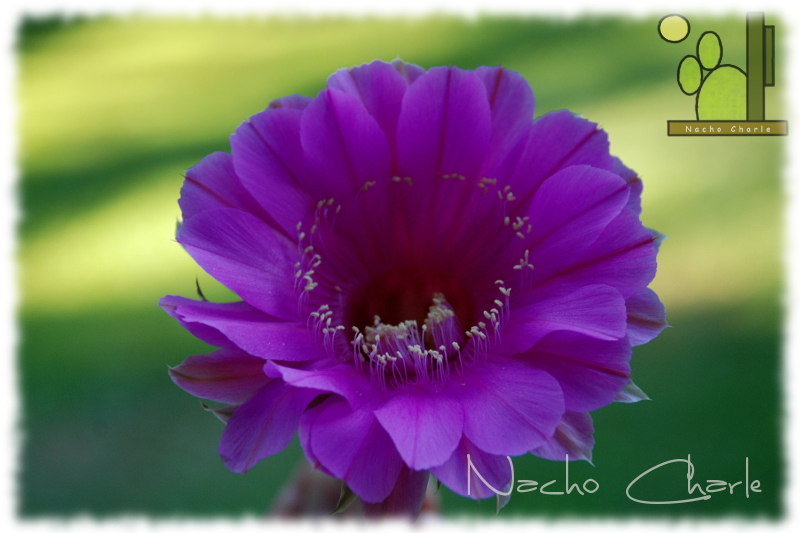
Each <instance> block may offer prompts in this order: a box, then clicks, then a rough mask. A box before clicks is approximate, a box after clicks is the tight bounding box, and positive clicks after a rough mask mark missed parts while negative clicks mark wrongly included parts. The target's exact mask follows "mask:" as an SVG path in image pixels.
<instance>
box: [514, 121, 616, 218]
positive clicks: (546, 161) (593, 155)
mask: <svg viewBox="0 0 800 533" xmlns="http://www.w3.org/2000/svg"><path fill="white" fill-rule="evenodd" d="M572 165H591V166H593V167H595V168H599V169H603V170H613V169H614V159H613V157H611V155H609V153H608V136H607V135H606V132H605V131H603V130H601V129H600V128H598V127H597V124H595V123H593V122H589V121H588V120H586V119H583V118H580V117H578V116H576V115H575V114H573V113H572V112H570V111H567V110H561V111H553V112H550V113H547V114H545V115H542V116H541V117H539V118H537V119H536V120H534V121H533V127H532V129H531V134H530V137H529V138H528V144H527V146H526V148H525V149H524V151H523V154H522V155H521V156H520V159H519V163H517V167H516V169H515V171H514V173H513V175H512V177H511V180H510V182H509V183H510V185H511V188H512V189H513V190H514V191H515V192H516V194H517V196H518V197H519V198H520V202H521V203H526V202H527V201H528V200H529V199H530V198H531V197H532V196H533V194H534V193H535V192H536V190H537V189H538V188H539V186H540V185H541V184H542V183H544V181H545V180H547V179H548V178H549V177H550V176H553V175H554V174H556V173H557V172H558V171H559V170H563V169H565V168H567V167H570V166H572Z"/></svg>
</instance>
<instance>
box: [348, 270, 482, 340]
mask: <svg viewBox="0 0 800 533" xmlns="http://www.w3.org/2000/svg"><path fill="white" fill-rule="evenodd" d="M436 294H442V295H444V297H446V298H447V302H448V306H450V307H451V308H452V310H453V312H454V313H455V315H456V317H457V319H458V320H459V321H460V322H461V324H464V325H467V326H471V325H473V324H474V323H475V321H476V318H477V317H476V315H475V310H474V307H475V304H474V302H473V301H472V298H471V297H470V295H469V293H468V292H467V291H465V290H464V288H463V287H462V286H461V284H460V283H459V282H458V281H457V280H456V279H454V278H453V277H452V276H450V277H448V276H445V275H444V274H440V273H437V272H429V271H425V272H423V271H420V270H419V269H414V268H400V269H394V270H391V271H389V272H387V273H385V274H383V275H381V276H377V277H375V278H373V279H372V280H371V281H370V282H368V283H367V284H365V285H364V286H362V287H361V289H359V290H357V291H355V293H354V294H353V295H352V296H351V298H350V301H349V302H348V305H347V309H346V316H347V325H348V328H347V329H348V330H350V329H352V327H353V326H355V327H356V328H358V329H359V330H362V331H363V328H365V327H367V326H372V325H373V323H374V321H375V317H376V316H378V317H380V321H381V323H383V324H401V323H403V322H405V321H409V320H411V321H416V322H417V324H422V323H423V322H425V320H426V318H427V316H428V310H429V308H430V306H431V302H432V301H433V300H434V295H436Z"/></svg>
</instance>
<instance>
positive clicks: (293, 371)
mask: <svg viewBox="0 0 800 533" xmlns="http://www.w3.org/2000/svg"><path fill="white" fill-rule="evenodd" d="M273 367H274V368H275V369H276V370H277V371H278V372H279V373H280V376H281V377H282V378H283V380H284V381H285V382H286V383H290V384H291V385H292V386H294V387H305V388H310V389H316V390H321V391H326V392H332V393H334V394H337V395H339V396H341V397H342V398H344V399H345V400H347V402H348V403H349V404H350V407H352V408H353V409H357V408H359V407H361V406H362V405H364V403H366V402H368V401H372V400H373V398H374V396H375V393H376V386H375V383H374V382H373V381H372V380H371V379H370V377H369V376H368V375H367V374H365V373H364V372H362V371H360V370H359V369H357V368H355V367H354V366H353V365H351V364H345V363H337V364H329V365H325V366H323V367H321V368H311V369H302V368H292V367H288V366H283V365H273Z"/></svg>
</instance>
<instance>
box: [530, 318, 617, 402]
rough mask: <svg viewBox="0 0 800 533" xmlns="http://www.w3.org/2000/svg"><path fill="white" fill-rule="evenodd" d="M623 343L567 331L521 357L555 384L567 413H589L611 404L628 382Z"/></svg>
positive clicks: (553, 336)
mask: <svg viewBox="0 0 800 533" xmlns="http://www.w3.org/2000/svg"><path fill="white" fill-rule="evenodd" d="M630 356H631V347H630V343H628V340H627V339H622V340H619V341H602V340H598V339H593V338H591V337H587V336H585V335H580V334H578V333H573V332H570V331H557V332H555V333H551V334H550V335H548V336H547V337H545V338H544V339H542V340H541V341H539V342H538V343H537V344H536V346H534V347H533V348H531V349H530V350H528V351H527V352H525V353H524V354H523V355H522V356H521V357H522V358H523V359H524V360H525V361H527V362H529V363H530V364H531V365H533V366H535V367H536V368H540V369H542V370H545V371H546V372H547V373H548V374H549V375H551V376H552V377H554V378H555V379H557V380H558V383H559V384H560V385H561V389H562V390H563V391H564V404H565V407H566V410H567V411H586V412H588V411H593V410H595V409H599V408H600V407H604V406H606V405H608V404H609V403H611V402H612V401H614V397H615V396H616V395H617V393H618V392H619V391H620V390H621V389H622V388H623V387H624V386H625V384H626V383H627V382H628V379H629V377H628V375H629V374H630V366H629V364H628V361H629V360H630Z"/></svg>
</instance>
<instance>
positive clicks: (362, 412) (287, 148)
mask: <svg viewBox="0 0 800 533" xmlns="http://www.w3.org/2000/svg"><path fill="white" fill-rule="evenodd" d="M533 111H534V97H533V92H532V91H531V88H530V86H529V85H528V83H527V82H526V81H525V80H524V79H523V78H522V76H520V75H519V74H517V73H515V72H512V71H508V70H505V69H503V68H501V67H481V68H478V69H477V70H475V71H466V70H461V69H458V68H454V67H450V68H448V67H439V68H433V69H431V70H429V71H427V72H426V71H425V70H423V69H422V68H420V67H418V66H415V65H410V64H406V63H402V62H399V61H395V62H393V63H391V64H389V63H384V62H380V61H376V62H373V63H371V64H369V65H363V66H361V67H357V68H353V69H344V70H340V71H338V72H336V73H335V74H333V75H332V76H331V77H330V78H329V79H328V88H327V89H325V90H323V91H322V92H320V93H319V95H317V97H316V98H307V97H303V96H290V97H287V98H282V99H279V100H275V101H274V102H272V103H271V104H270V105H269V107H268V108H267V109H266V110H265V111H263V112H261V113H258V114H256V115H254V116H253V117H251V118H250V120H249V121H247V122H245V123H243V124H242V125H241V126H239V128H238V129H237V130H236V133H235V134H234V135H233V136H232V137H231V151H232V153H231V154H230V155H229V154H226V153H214V154H211V155H209V156H207V157H206V158H204V159H203V160H202V161H201V162H200V163H198V164H197V165H196V166H194V167H193V168H192V169H190V170H189V171H188V172H187V175H186V181H185V182H184V185H183V188H182V190H181V198H180V201H179V204H180V207H181V210H182V213H183V225H182V226H181V227H180V229H179V231H178V234H177V240H178V241H179V242H180V243H181V244H182V245H183V246H184V247H185V249H186V250H187V251H188V252H189V253H190V254H191V256H192V257H193V258H194V259H195V260H196V261H197V263H198V264H199V265H200V266H201V267H203V268H204V269H205V270H206V271H207V272H208V273H209V274H211V275H212V276H214V277H215V278H216V279H217V280H219V281H220V282H221V283H223V284H224V285H226V286H227V287H229V288H230V289H232V290H233V291H234V292H235V293H236V294H238V295H239V296H240V297H241V298H242V301H240V302H235V303H211V302H206V301H194V300H190V299H186V298H182V297H179V296H167V297H165V298H163V299H162V300H161V306H162V307H163V308H164V309H165V310H166V311H167V312H168V313H169V314H171V315H172V316H174V317H175V318H177V319H178V321H179V322H180V323H181V325H183V326H184V327H185V328H186V329H188V330H189V331H190V332H191V333H192V334H194V335H195V336H197V337H199V338H200V339H202V340H204V341H205V342H207V343H209V344H212V345H214V346H217V347H219V350H217V351H216V352H213V353H211V354H208V355H195V356H192V357H189V358H188V359H186V360H185V361H184V362H183V363H182V364H180V365H179V366H177V367H175V368H172V369H171V370H170V374H171V376H172V379H173V380H174V381H175V383H176V384H177V385H178V386H179V387H181V388H183V389H184V390H186V391H187V392H189V393H191V394H193V395H195V396H198V397H201V398H207V399H210V400H214V401H217V402H222V403H224V404H228V406H227V407H223V408H221V409H217V410H216V413H217V415H218V416H219V417H220V418H221V419H223V420H224V421H226V422H227V426H226V427H225V430H224V432H223V434H222V438H221V441H220V445H219V452H220V454H221V456H222V459H223V461H224V462H225V464H226V465H227V466H228V468H230V469H231V470H233V471H234V472H245V471H247V470H248V469H249V468H251V467H252V466H253V465H254V464H256V463H257V462H258V461H259V460H261V459H263V458H264V457H267V456H270V455H272V454H275V453H278V452H280V451H281V450H283V449H284V447H285V446H286V445H287V444H288V443H289V441H290V440H291V439H292V437H293V435H294V434H295V433H296V432H299V437H300V443H301V445H302V447H303V450H304V451H305V454H306V456H307V457H308V459H309V460H310V461H311V462H312V463H313V464H314V465H315V466H316V467H318V468H319V469H321V470H322V471H323V472H325V473H327V474H330V475H331V476H334V477H336V478H339V479H342V480H343V481H344V482H345V483H347V485H348V486H349V487H350V488H351V489H352V490H353V491H354V492H355V493H356V494H357V495H358V496H360V497H361V499H362V500H363V501H364V502H365V503H366V504H367V508H368V510H369V509H372V510H376V509H377V510H380V511H381V512H387V511H388V512H391V511H398V510H399V511H402V512H411V513H412V514H413V513H415V512H418V510H419V505H420V504H421V501H422V496H423V494H424V490H425V486H426V483H427V479H428V473H431V474H433V475H434V476H435V477H436V478H437V479H438V480H439V481H441V482H442V483H443V484H444V485H446V486H448V487H449V488H450V489H451V490H453V491H454V492H456V493H458V494H462V495H465V496H466V495H467V482H468V479H467V475H468V467H467V464H468V463H467V456H468V455H469V457H470V459H471V461H472V463H473V464H474V465H475V467H476V468H477V469H478V471H479V472H480V473H481V474H482V475H483V477H484V478H485V479H486V480H487V481H488V482H489V483H490V484H491V485H492V486H493V487H496V488H498V489H504V488H505V487H506V486H507V485H508V484H509V482H510V470H509V466H508V460H507V459H506V456H517V455H521V454H525V453H528V452H530V453H533V454H535V455H538V456H540V457H544V458H548V459H555V460H564V458H565V455H566V454H569V456H570V459H573V458H575V459H590V456H591V450H592V447H593V444H594V440H593V437H592V433H593V428H592V420H591V417H590V416H589V412H590V411H593V410H595V409H599V408H600V407H603V406H604V405H607V404H609V403H610V402H612V401H615V400H617V401H636V400H638V399H641V398H642V397H644V396H643V394H642V393H641V391H639V390H638V388H636V386H635V385H633V383H632V382H631V381H630V378H629V373H630V366H629V360H630V355H631V346H632V345H638V344H642V343H645V342H648V341H649V340H651V339H653V338H654V337H655V336H656V335H658V334H659V332H660V331H661V330H662V329H663V328H664V327H665V314H664V308H663V306H662V305H661V303H660V302H659V300H658V297H657V296H656V294H655V293H654V292H652V291H651V290H649V289H648V288H647V285H648V284H649V283H650V281H651V280H652V279H653V276H654V275H655V272H656V252H657V246H658V241H659V236H658V234H656V233H654V232H651V231H650V230H648V229H647V228H645V227H644V226H643V225H642V223H641V222H640V220H639V212H640V195H641V182H640V181H639V178H638V177H637V176H636V174H635V173H634V172H632V171H631V170H629V169H628V168H626V167H625V166H623V165H622V163H620V161H619V160H617V159H616V158H614V157H612V156H611V155H609V151H608V141H607V137H606V134H605V133H604V132H603V131H602V130H600V129H598V128H597V126H596V125H595V124H593V123H591V122H588V121H586V120H584V119H581V118H579V117H576V116H575V115H573V114H572V113H570V112H567V111H558V112H553V113H549V114H547V115H544V116H542V117H540V118H539V119H537V120H535V121H534V120H532V117H533ZM476 479H477V478H475V477H473V478H472V480H471V483H470V485H471V487H470V489H471V490H470V492H471V493H470V494H469V495H470V496H471V497H474V498H486V497H490V496H494V492H492V490H491V489H490V488H488V487H487V486H486V485H485V484H483V483H480V482H476ZM373 504H374V505H373Z"/></svg>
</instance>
